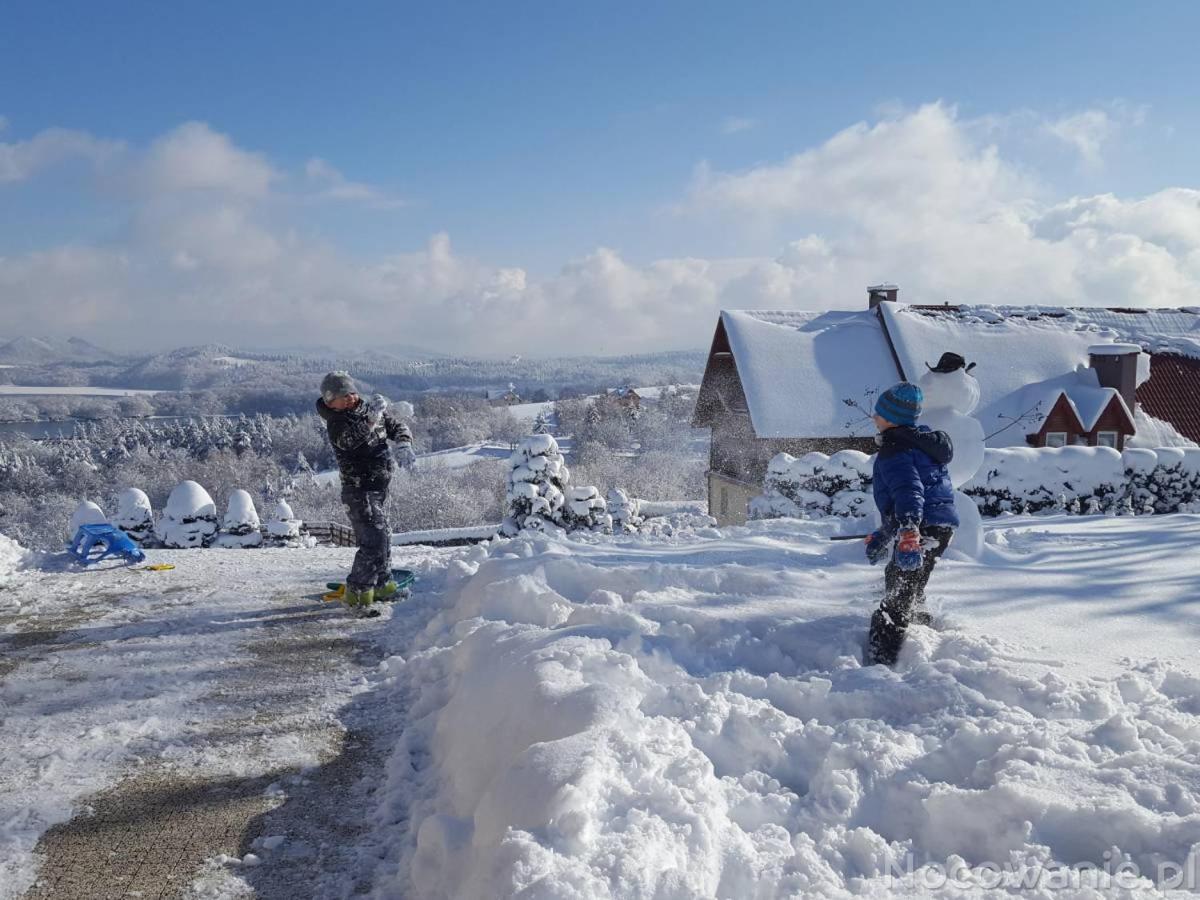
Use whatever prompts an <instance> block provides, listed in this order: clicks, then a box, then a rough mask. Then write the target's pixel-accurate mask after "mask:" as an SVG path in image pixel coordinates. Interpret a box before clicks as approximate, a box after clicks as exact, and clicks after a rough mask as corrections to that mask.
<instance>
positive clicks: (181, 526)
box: [158, 481, 217, 549]
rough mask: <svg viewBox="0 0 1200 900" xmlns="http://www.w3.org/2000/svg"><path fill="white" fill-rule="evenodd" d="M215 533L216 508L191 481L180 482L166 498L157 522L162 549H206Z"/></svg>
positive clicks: (208, 497) (202, 489)
mask: <svg viewBox="0 0 1200 900" xmlns="http://www.w3.org/2000/svg"><path fill="white" fill-rule="evenodd" d="M216 533H217V505H216V504H215V503H213V499H212V497H210V496H209V494H208V491H206V490H205V489H204V488H202V487H201V486H200V485H198V484H197V483H196V482H194V481H184V482H181V483H180V484H179V485H177V486H176V488H175V489H174V490H173V491H171V496H170V497H168V498H167V507H166V509H164V510H163V514H162V518H160V519H159V522H158V538H159V540H161V541H162V542H163V546H165V547H171V548H177V549H188V548H192V547H207V546H209V545H210V544H211V543H212V541H213V538H214V536H215V535H216Z"/></svg>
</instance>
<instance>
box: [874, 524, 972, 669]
mask: <svg viewBox="0 0 1200 900" xmlns="http://www.w3.org/2000/svg"><path fill="white" fill-rule="evenodd" d="M921 536H922V537H923V538H925V539H926V540H925V541H924V543H926V544H929V543H932V542H933V541H936V542H937V545H936V546H933V547H928V548H927V549H926V550H925V553H924V555H923V557H922V559H921V566H920V568H917V569H901V568H900V567H899V566H897V565H896V554H895V553H893V554H892V558H891V559H890V560H889V561H888V564H887V569H885V570H884V573H883V584H884V588H883V602H882V603H881V604H880V605H879V609H877V610H875V614H874V615H873V616H871V636H870V639H869V642H868V645H869V648H870V658H869V659H868V662H872V663H883V664H884V665H887V666H890V665H892V664H893V663H895V661H896V658H897V657H898V656H899V655H900V648H901V647H902V646H903V644H904V635H905V633H906V632H907V631H908V626H909V623H910V622H911V621H912V618H913V610H914V607H919V606H921V605H923V604H924V603H925V585H927V584H928V583H929V576H930V575H931V574H933V567H934V565H936V564H937V561H938V558H939V557H940V556H941V555H942V554H943V553H945V552H946V548H947V547H949V546H950V539H951V538H953V537H954V529H953V528H949V527H947V526H944V525H922V526H921Z"/></svg>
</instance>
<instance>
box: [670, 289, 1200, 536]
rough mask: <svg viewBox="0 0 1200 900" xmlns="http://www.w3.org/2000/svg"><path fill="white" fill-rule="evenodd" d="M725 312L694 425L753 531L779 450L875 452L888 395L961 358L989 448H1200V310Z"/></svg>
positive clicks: (719, 484) (889, 292) (722, 486)
mask: <svg viewBox="0 0 1200 900" xmlns="http://www.w3.org/2000/svg"><path fill="white" fill-rule="evenodd" d="M898 295H899V289H898V288H897V287H896V286H895V285H888V284H884V285H876V286H873V287H871V288H868V303H867V309H865V310H860V311H827V312H819V311H814V312H801V311H795V310H724V311H722V312H721V315H720V318H719V319H718V321H717V327H716V333H715V334H714V336H713V343H712V348H711V350H710V352H709V358H708V364H707V366H706V369H705V373H704V380H703V383H702V384H701V387H700V392H699V395H698V396H697V399H696V408H695V415H694V418H693V424H694V425H695V426H696V427H707V428H711V429H712V441H711V449H710V460H709V473H708V490H709V510H710V513H711V514H712V515H713V516H715V517H716V518H717V519H718V520H719V521H720V522H722V523H723V524H730V523H737V522H743V521H745V518H746V506H747V503H748V502H749V500H750V499H751V498H753V497H755V496H757V495H758V494H759V493H761V491H762V481H763V477H764V475H765V474H766V468H767V464H768V463H769V462H770V460H771V458H772V457H773V456H774V455H775V454H777V453H780V452H787V453H790V454H792V455H794V456H799V455H802V454H804V453H807V452H810V451H814V450H817V451H820V452H822V453H834V452H836V451H837V450H842V449H847V448H850V449H856V450H861V451H863V452H865V453H873V452H874V450H875V443H874V435H875V427H874V425H873V423H872V422H871V419H870V412H871V410H872V408H873V406H874V400H875V396H876V393H877V392H878V391H879V390H881V389H883V388H886V387H887V386H889V385H891V384H893V383H894V382H896V381H899V380H908V381H916V380H918V379H919V378H920V376H921V374H922V373H924V372H925V371H926V365H927V364H932V363H934V362H936V361H937V360H938V358H939V357H940V356H941V354H942V353H943V352H946V351H953V352H955V353H958V354H961V355H962V356H964V357H965V358H966V359H967V360H969V361H971V362H975V363H977V367H976V368H975V370H974V371H973V373H972V374H974V375H975V376H976V378H977V379H978V380H979V385H980V392H981V396H980V402H979V406H978V408H977V409H976V411H975V413H974V415H975V416H976V417H977V418H978V419H979V420H980V421H981V422H982V423H983V427H984V433H985V434H986V435H987V436H988V437H987V445H988V446H989V447H1009V446H1034V447H1061V446H1067V445H1073V444H1085V445H1089V446H1108V447H1113V448H1115V449H1117V450H1121V449H1124V448H1125V447H1126V446H1131V445H1132V446H1145V447H1156V446H1171V445H1178V444H1186V443H1189V442H1200V309H1197V308H1183V309H1106V308H1099V307H1098V308H1070V309H1068V308H1062V307H1039V306H1003V307H1001V306H995V307H993V306H967V305H942V306H925V305H906V304H902V303H900V302H899V296H898Z"/></svg>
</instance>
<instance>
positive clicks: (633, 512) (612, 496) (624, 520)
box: [606, 488, 643, 534]
mask: <svg viewBox="0 0 1200 900" xmlns="http://www.w3.org/2000/svg"><path fill="white" fill-rule="evenodd" d="M606 506H607V507H608V514H609V516H611V517H612V529H613V532H614V533H616V534H632V533H634V532H636V531H637V530H638V528H639V527H641V524H642V521H643V518H642V516H641V501H640V500H638V499H637V498H636V497H630V496H629V494H627V493H625V491H623V490H621V489H620V488H612V489H611V490H610V491H609V492H608V497H607V498H606Z"/></svg>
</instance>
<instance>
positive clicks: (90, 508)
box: [67, 500, 108, 537]
mask: <svg viewBox="0 0 1200 900" xmlns="http://www.w3.org/2000/svg"><path fill="white" fill-rule="evenodd" d="M107 521H108V519H107V518H106V517H105V515H104V510H102V509H101V508H100V507H99V506H97V505H96V504H95V503H93V502H92V501H91V500H82V501H80V503H79V505H78V506H77V507H75V512H73V513H71V519H70V521H69V522H68V523H67V531H68V532H69V536H70V537H74V536H75V532H77V531H78V530H79V526H81V525H103V524H104V523H105V522H107Z"/></svg>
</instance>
